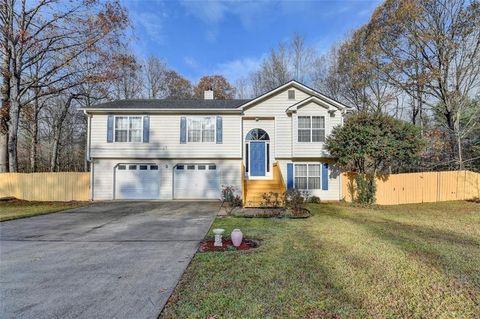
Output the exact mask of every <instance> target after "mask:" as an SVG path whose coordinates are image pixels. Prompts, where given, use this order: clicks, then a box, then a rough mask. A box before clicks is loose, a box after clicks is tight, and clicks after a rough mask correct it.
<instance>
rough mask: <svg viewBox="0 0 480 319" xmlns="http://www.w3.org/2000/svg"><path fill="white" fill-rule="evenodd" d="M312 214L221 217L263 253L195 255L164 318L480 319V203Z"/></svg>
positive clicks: (336, 208)
mask: <svg viewBox="0 0 480 319" xmlns="http://www.w3.org/2000/svg"><path fill="white" fill-rule="evenodd" d="M310 210H311V211H312V212H313V217H311V218H309V219H306V220H289V219H261V218H258V219H247V218H234V217H227V218H217V219H216V221H215V223H214V225H213V227H212V228H217V227H221V228H225V229H226V233H228V234H229V233H230V232H231V231H232V229H234V228H240V229H241V230H242V231H243V232H244V234H246V236H247V237H250V238H252V237H253V238H256V239H258V240H260V241H261V247H259V248H258V249H256V250H253V251H247V252H226V253H218V252H210V253H197V255H196V256H195V257H194V259H193V260H192V263H191V264H190V266H189V267H188V269H187V271H186V273H185V274H184V275H183V277H182V280H181V281H180V283H179V285H178V286H177V288H176V289H175V291H174V293H173V295H172V298H171V299H170V301H169V303H168V304H167V307H166V308H165V310H164V312H163V314H162V318H478V316H479V314H480V204H475V203H469V202H445V203H435V204H419V205H400V206H390V207H379V208H374V209H367V208H358V207H350V206H348V205H347V204H320V205H312V206H310ZM209 235H210V236H211V235H212V233H209Z"/></svg>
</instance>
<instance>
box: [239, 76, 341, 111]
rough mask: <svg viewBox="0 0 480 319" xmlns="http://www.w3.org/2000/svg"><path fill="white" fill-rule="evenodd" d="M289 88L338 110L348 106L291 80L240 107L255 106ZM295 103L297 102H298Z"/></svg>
mask: <svg viewBox="0 0 480 319" xmlns="http://www.w3.org/2000/svg"><path fill="white" fill-rule="evenodd" d="M289 88H296V89H298V90H300V91H302V92H304V93H306V94H309V95H311V97H316V98H317V99H319V100H321V101H323V102H324V103H326V104H328V105H331V106H333V107H335V108H337V109H339V110H345V109H348V107H347V106H346V105H344V104H342V103H340V102H337V101H335V100H333V99H331V98H329V97H327V96H325V95H323V94H321V93H320V92H318V91H316V90H314V89H312V88H310V87H308V86H306V85H305V84H302V83H300V82H297V81H295V80H291V81H289V82H287V83H285V84H283V85H280V86H279V87H277V88H275V89H273V90H270V91H268V92H266V93H264V94H262V95H260V96H258V97H256V98H254V99H253V100H250V101H248V102H246V103H244V104H243V105H241V109H242V110H245V109H248V108H250V107H253V106H255V105H256V104H258V103H259V102H262V101H264V100H266V99H268V98H270V97H271V96H273V95H275V94H277V93H279V92H282V91H284V90H287V89H289ZM300 102H302V101H300ZM300 102H298V103H300ZM298 103H297V104H298Z"/></svg>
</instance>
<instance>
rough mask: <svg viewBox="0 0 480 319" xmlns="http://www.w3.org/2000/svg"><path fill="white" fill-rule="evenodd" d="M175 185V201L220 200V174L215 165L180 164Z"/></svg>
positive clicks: (175, 170) (175, 173) (176, 172)
mask: <svg viewBox="0 0 480 319" xmlns="http://www.w3.org/2000/svg"><path fill="white" fill-rule="evenodd" d="M173 184H174V189H173V191H174V194H173V196H174V198H175V199H220V173H219V171H218V168H217V166H216V165H215V164H178V165H177V166H175V168H174V176H173Z"/></svg>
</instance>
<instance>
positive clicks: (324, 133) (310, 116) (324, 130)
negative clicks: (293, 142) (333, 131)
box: [297, 115, 327, 144]
mask: <svg viewBox="0 0 480 319" xmlns="http://www.w3.org/2000/svg"><path fill="white" fill-rule="evenodd" d="M300 117H308V118H310V129H308V128H299V125H298V123H299V118H300ZM314 117H320V118H322V117H323V128H314V127H313V118H314ZM326 124H327V122H326V120H325V116H324V115H298V116H297V143H308V144H311V143H316V144H319V143H325V139H326V138H327V130H326ZM300 130H304V131H307V130H310V141H300V140H299V139H300V134H299V131H300ZM313 131H323V141H313Z"/></svg>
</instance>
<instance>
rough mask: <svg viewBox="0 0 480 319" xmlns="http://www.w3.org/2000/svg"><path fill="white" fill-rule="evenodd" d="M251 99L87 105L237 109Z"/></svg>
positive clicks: (98, 105)
mask: <svg viewBox="0 0 480 319" xmlns="http://www.w3.org/2000/svg"><path fill="white" fill-rule="evenodd" d="M248 101H250V100H200V99H198V100H193V99H191V100H172V99H163V100H155V99H139V100H117V101H112V102H107V103H101V104H97V105H92V106H91V107H87V109H89V108H90V109H160V110H161V109H236V108H237V107H239V106H240V105H242V104H245V103H247V102H248Z"/></svg>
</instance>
